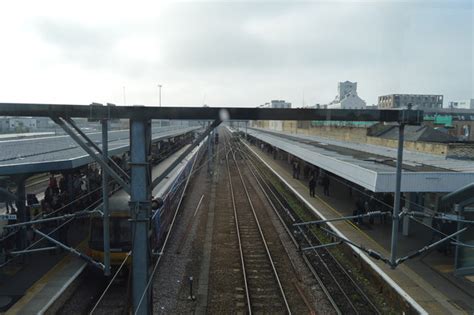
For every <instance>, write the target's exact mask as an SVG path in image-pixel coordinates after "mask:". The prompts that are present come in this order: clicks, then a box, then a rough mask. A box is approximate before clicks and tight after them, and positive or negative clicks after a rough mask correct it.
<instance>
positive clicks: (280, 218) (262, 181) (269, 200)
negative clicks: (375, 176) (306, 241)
mask: <svg viewBox="0 0 474 315" xmlns="http://www.w3.org/2000/svg"><path fill="white" fill-rule="evenodd" d="M242 153H244V154H246V153H245V152H243V151H242ZM247 156H248V155H247ZM247 161H248V166H249V170H250V172H251V173H252V175H253V176H254V178H255V181H256V182H257V184H258V186H259V187H260V189H261V191H262V192H263V194H264V195H265V197H266V198H267V200H268V203H269V204H270V206H271V207H272V209H273V211H274V213H275V214H276V216H277V217H278V219H279V220H280V222H281V224H282V226H283V227H284V229H285V231H286V233H287V234H288V236H289V237H290V239H291V240H292V242H293V244H294V245H295V246H296V247H297V248H298V247H299V245H298V242H297V241H296V239H295V237H294V236H293V234H292V233H291V231H290V229H289V228H288V226H287V225H286V223H285V221H284V219H283V218H282V217H281V215H280V213H279V212H278V209H277V208H276V206H275V204H274V202H273V200H272V198H271V197H270V196H269V195H268V193H267V191H266V190H265V188H264V187H263V185H265V186H266V188H267V190H268V191H270V192H271V193H272V195H273V197H274V198H275V200H276V201H277V202H278V203H280V205H281V206H282V208H283V209H285V210H286V208H285V207H284V206H283V204H282V203H281V201H280V200H279V199H278V198H277V197H276V195H275V193H274V192H273V191H272V190H271V188H270V186H269V185H268V183H267V182H266V181H265V180H264V179H263V177H262V175H261V174H260V172H259V171H258V169H257V167H256V166H255V164H254V163H253V162H252V161H251V160H250V159H248V160H247ZM250 165H251V166H252V167H253V168H254V169H255V171H254V170H253V169H252V167H250ZM257 174H258V176H257ZM262 183H263V185H262ZM287 214H288V215H290V214H289V213H287ZM290 217H291V218H292V216H291V215H290ZM293 220H294V219H293ZM305 262H306V263H307V265H308V267H310V266H311V264H310V262H309V261H308V260H305ZM310 270H311V272H312V274H313V276H314V278H315V279H316V282H317V283H318V284H319V286H320V287H321V289H322V290H323V292H324V294H325V295H326V297H327V298H328V300H329V302H330V303H331V305H332V307H333V308H334V310H335V311H336V313H338V314H342V312H341V310H340V309H339V307H338V306H337V304H336V302H335V301H334V299H333V297H332V296H331V294H330V293H329V290H328V288H327V287H326V286H325V285H324V283H323V281H322V279H321V278H320V277H319V276H318V275H317V273H316V272H315V271H314V269H313V268H312V266H311V268H310ZM300 294H301V293H300ZM308 309H309V311H310V312H313V309H311V308H309V307H308Z"/></svg>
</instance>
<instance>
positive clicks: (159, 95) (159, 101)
mask: <svg viewBox="0 0 474 315" xmlns="http://www.w3.org/2000/svg"><path fill="white" fill-rule="evenodd" d="M161 87H162V85H161V84H158V104H159V105H160V107H161Z"/></svg>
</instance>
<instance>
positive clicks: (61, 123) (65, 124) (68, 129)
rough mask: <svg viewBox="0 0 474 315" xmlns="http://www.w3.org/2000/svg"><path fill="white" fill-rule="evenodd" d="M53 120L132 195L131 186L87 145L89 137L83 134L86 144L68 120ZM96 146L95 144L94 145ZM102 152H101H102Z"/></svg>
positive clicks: (53, 117) (52, 117)
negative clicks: (69, 124)
mask: <svg viewBox="0 0 474 315" xmlns="http://www.w3.org/2000/svg"><path fill="white" fill-rule="evenodd" d="M51 119H52V120H53V121H54V122H55V123H57V124H58V125H59V126H60V127H61V128H63V130H64V131H65V132H66V133H67V134H68V135H69V136H70V137H71V138H72V139H73V140H74V141H75V142H76V143H77V144H78V145H79V146H80V147H81V148H82V149H84V151H86V152H87V153H88V154H89V155H90V157H92V158H93V159H94V160H95V161H96V162H97V163H99V165H100V166H101V167H102V169H103V170H104V171H105V172H107V174H108V175H109V176H110V177H112V178H113V179H115V180H116V181H117V183H119V185H120V186H122V187H123V189H124V190H125V191H126V192H127V193H128V194H130V185H129V183H128V180H127V182H126V181H125V180H124V179H123V178H122V177H120V175H119V174H117V173H116V172H115V171H114V170H113V169H112V168H111V167H110V166H109V165H108V161H106V160H104V159H103V157H102V155H101V153H99V152H95V151H94V150H93V149H91V148H90V147H89V146H88V145H87V143H89V142H92V140H90V139H89V138H88V137H87V135H85V134H83V137H84V139H86V142H84V141H83V139H81V136H80V135H78V134H77V133H76V132H74V130H73V128H71V127H70V126H68V122H67V119H64V118H62V117H59V116H51ZM94 145H95V144H94ZM100 152H101V151H100Z"/></svg>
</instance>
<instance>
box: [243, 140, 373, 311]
mask: <svg viewBox="0 0 474 315" xmlns="http://www.w3.org/2000/svg"><path fill="white" fill-rule="evenodd" d="M239 151H240V152H241V154H242V155H243V156H245V157H246V162H247V163H248V165H249V167H250V168H251V172H252V174H253V176H254V177H255V179H256V180H257V182H258V183H259V186H260V187H261V188H262V189H263V190H264V192H265V196H266V197H267V199H268V201H269V203H270V204H271V205H272V208H273V209H274V211H275V212H276V214H277V216H278V217H279V219H280V220H281V222H282V223H283V224H284V225H285V227H286V231H287V232H288V235H289V236H290V237H291V238H292V240H293V243H294V244H295V245H296V246H298V247H299V248H308V247H315V246H318V245H321V244H323V243H325V242H323V241H322V240H321V238H320V236H319V235H318V233H316V231H315V228H314V227H313V228H309V227H300V226H298V227H294V226H293V224H294V223H297V222H303V221H306V220H303V219H302V217H301V214H300V213H298V212H297V211H295V210H294V209H292V206H291V205H290V204H289V202H288V198H287V196H283V194H282V193H281V192H280V191H279V190H278V189H277V188H276V187H275V185H274V184H273V183H272V180H271V179H270V176H271V175H268V174H267V172H266V171H265V170H264V167H263V166H262V165H261V162H260V161H258V159H257V158H256V157H255V156H253V154H251V153H250V152H248V150H246V149H244V148H242V147H241V148H239ZM302 255H303V256H304V258H305V261H306V262H307V264H308V267H309V268H310V270H311V272H312V273H313V275H314V277H315V278H316V279H317V281H318V283H319V284H320V286H321V288H322V289H323V291H324V293H325V294H326V296H327V298H328V300H329V301H330V303H331V305H332V306H333V308H334V310H335V311H336V312H337V313H338V314H381V312H380V311H379V309H378V308H377V306H376V305H375V303H374V302H373V301H372V300H371V299H370V298H369V297H368V296H367V294H366V293H365V292H364V291H363V290H362V288H361V287H360V285H359V284H358V283H357V281H356V280H354V279H353V277H352V276H351V275H350V274H349V273H348V271H347V270H346V268H344V267H343V266H342V265H341V263H340V262H339V261H338V260H337V259H336V258H335V257H334V255H333V254H332V253H331V251H330V250H328V248H313V249H311V250H306V251H304V252H302Z"/></svg>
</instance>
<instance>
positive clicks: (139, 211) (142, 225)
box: [130, 120, 151, 315]
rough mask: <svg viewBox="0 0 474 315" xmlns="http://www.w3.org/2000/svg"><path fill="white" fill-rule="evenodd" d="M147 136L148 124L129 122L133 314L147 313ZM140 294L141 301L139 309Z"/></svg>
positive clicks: (149, 210)
mask: <svg viewBox="0 0 474 315" xmlns="http://www.w3.org/2000/svg"><path fill="white" fill-rule="evenodd" d="M150 135H151V124H150V121H149V120H131V121H130V154H131V163H130V166H131V174H132V177H131V181H132V184H131V195H130V216H131V218H132V244H133V248H132V301H133V310H134V313H135V314H144V315H148V314H149V313H150V295H149V292H150V291H151V290H150V289H148V291H149V292H145V290H146V289H147V282H148V277H149V271H148V267H149V252H148V249H149V244H148V243H149V241H148V230H149V225H150V220H149V218H150V215H151V207H150V198H151V185H150V181H149V180H150V168H149V164H148V149H149V148H148V147H147V145H148V144H149V143H150V141H147V140H148V139H147V137H150ZM142 294H145V298H144V301H143V302H142V303H141V304H140V305H139V303H140V299H141V296H142Z"/></svg>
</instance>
